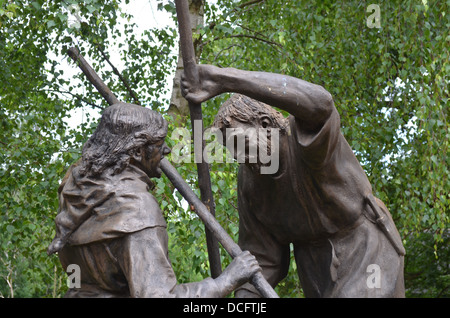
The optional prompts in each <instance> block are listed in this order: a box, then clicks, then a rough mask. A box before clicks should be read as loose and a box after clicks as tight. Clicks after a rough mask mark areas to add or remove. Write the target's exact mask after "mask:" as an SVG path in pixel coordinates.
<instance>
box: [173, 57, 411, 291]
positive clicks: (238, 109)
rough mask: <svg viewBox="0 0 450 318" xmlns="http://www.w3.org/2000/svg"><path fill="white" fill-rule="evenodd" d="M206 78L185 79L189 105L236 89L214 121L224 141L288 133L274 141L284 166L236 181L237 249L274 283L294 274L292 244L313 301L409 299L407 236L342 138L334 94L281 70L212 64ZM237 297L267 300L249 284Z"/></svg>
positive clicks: (255, 170)
mask: <svg viewBox="0 0 450 318" xmlns="http://www.w3.org/2000/svg"><path fill="white" fill-rule="evenodd" d="M198 72H199V83H198V84H197V83H196V82H191V81H188V80H187V79H186V78H184V79H182V93H183V95H184V96H185V98H186V99H188V100H189V101H190V102H193V103H201V102H204V101H206V100H208V99H210V98H212V97H214V96H217V95H219V94H222V93H226V92H233V93H237V94H235V95H233V96H232V97H231V98H230V99H229V100H228V101H227V102H226V103H225V104H224V105H223V106H222V107H221V109H220V110H219V113H218V115H217V116H216V120H215V126H216V127H218V128H219V129H221V131H222V133H223V136H224V141H223V143H224V144H225V140H226V139H227V138H230V136H228V135H227V132H228V133H230V132H233V133H234V132H235V131H236V130H235V129H236V128H239V127H242V128H248V127H253V128H263V129H269V128H273V129H278V131H279V132H280V139H279V144H278V145H272V148H274V146H277V147H276V151H279V160H280V162H279V169H278V170H277V171H276V172H275V173H273V174H263V173H261V168H262V167H263V166H264V164H263V163H261V162H259V161H257V162H255V163H251V162H250V161H246V162H245V163H243V164H241V165H240V169H239V175H238V209H239V217H240V221H239V222H240V227H239V245H240V246H241V248H242V249H243V250H248V251H250V252H251V253H252V254H253V255H255V256H256V258H257V260H258V262H259V264H260V266H261V268H262V270H263V275H264V277H265V278H266V279H267V281H268V282H269V283H270V284H271V285H272V286H276V285H277V284H278V282H280V281H281V280H282V279H283V278H284V277H285V276H286V274H287V272H288V267H289V254H290V244H293V248H294V255H295V260H296V263H297V268H298V275H299V278H300V281H301V284H302V288H303V291H304V293H305V296H306V297H404V280H403V266H404V265H403V262H404V254H405V250H404V248H403V245H402V241H401V238H400V235H399V233H398V231H397V229H396V227H395V224H394V222H393V220H392V218H391V215H390V213H389V211H388V210H387V208H386V207H385V205H384V204H383V203H382V202H381V201H380V200H379V199H377V198H375V197H374V196H373V195H372V187H371V185H370V183H369V181H368V179H367V176H366V174H365V173H364V171H363V169H362V167H361V166H360V164H359V162H358V160H357V159H356V157H355V155H354V154H353V152H352V150H351V148H350V146H349V145H348V143H347V141H346V140H345V138H344V136H343V135H342V133H341V132H340V117H339V114H338V112H337V109H336V108H335V106H334V102H333V98H332V96H331V94H330V93H329V92H327V91H326V90H325V89H324V88H323V87H321V86H319V85H315V84H312V83H308V82H306V81H303V80H300V79H297V78H293V77H290V76H285V75H280V74H270V73H266V72H253V71H243V70H238V69H234V68H225V69H222V68H218V67H215V66H211V65H198ZM269 105H270V106H269ZM271 106H272V107H278V108H280V109H282V110H285V111H287V112H288V113H289V114H290V116H289V117H288V118H287V119H284V117H282V116H281V115H280V114H278V113H277V112H275V111H274V110H273V108H272V107H271ZM268 140H269V144H270V137H268ZM250 143H252V140H248V138H247V143H246V146H247V148H249V147H250V145H249V144H250ZM264 146H265V145H264ZM233 150H234V149H230V151H231V152H233ZM247 150H248V149H247ZM236 296H237V297H257V296H259V295H258V292H257V291H256V290H255V288H254V287H253V286H251V285H250V284H245V285H244V286H242V287H241V288H240V289H239V290H238V291H237V292H236Z"/></svg>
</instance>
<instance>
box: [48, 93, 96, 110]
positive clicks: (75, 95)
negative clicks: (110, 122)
mask: <svg viewBox="0 0 450 318" xmlns="http://www.w3.org/2000/svg"><path fill="white" fill-rule="evenodd" d="M46 91H47V92H54V93H60V94H68V95H70V96H73V97H75V98H77V99H79V100H81V101H82V102H83V103H86V104H88V105H90V106H92V107H93V108H98V109H100V110H103V109H104V108H103V107H101V106H98V105H96V104H94V103H93V102H91V101H88V100H86V99H84V98H83V97H81V96H80V95H78V94H74V93H72V92H69V91H65V90H64V91H58V90H55V89H46Z"/></svg>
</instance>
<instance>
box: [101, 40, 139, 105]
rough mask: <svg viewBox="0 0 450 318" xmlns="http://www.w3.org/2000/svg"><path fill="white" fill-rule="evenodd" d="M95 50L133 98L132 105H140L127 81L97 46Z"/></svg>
mask: <svg viewBox="0 0 450 318" xmlns="http://www.w3.org/2000/svg"><path fill="white" fill-rule="evenodd" d="M96 46H97V49H98V50H99V52H100V53H101V55H102V56H103V58H104V59H105V61H106V62H108V64H109V65H110V66H111V68H112V69H113V72H114V74H116V75H117V76H118V77H119V78H120V80H121V81H122V83H123V85H124V86H125V88H126V90H127V92H128V93H129V94H130V96H131V97H132V98H133V100H134V103H135V104H136V105H141V103H140V102H139V98H138V97H137V95H136V93H135V92H134V91H133V90H132V89H131V87H130V85H129V84H128V82H127V80H126V79H125V78H124V77H123V76H122V74H121V73H120V72H119V70H118V69H117V68H116V67H115V66H114V65H113V64H112V63H111V61H110V60H109V58H108V56H107V55H106V53H105V52H104V51H103V50H102V49H101V48H100V46H99V45H96Z"/></svg>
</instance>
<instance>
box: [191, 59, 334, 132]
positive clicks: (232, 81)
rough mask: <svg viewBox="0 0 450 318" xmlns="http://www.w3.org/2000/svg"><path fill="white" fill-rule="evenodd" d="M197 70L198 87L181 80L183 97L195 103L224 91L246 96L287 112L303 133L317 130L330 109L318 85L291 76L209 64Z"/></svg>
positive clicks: (328, 97) (326, 94)
mask: <svg viewBox="0 0 450 318" xmlns="http://www.w3.org/2000/svg"><path fill="white" fill-rule="evenodd" d="M198 68H199V76H200V84H199V86H197V87H195V86H192V85H191V84H190V83H189V82H187V81H186V80H185V79H182V93H183V95H184V96H185V98H186V99H188V100H190V101H192V102H195V103H201V102H204V101H206V100H208V99H210V98H212V97H214V96H217V95H219V94H222V93H227V92H234V93H239V94H243V95H247V96H249V97H251V98H253V99H256V100H259V101H261V102H264V103H266V104H269V105H271V106H274V107H278V108H280V109H283V110H285V111H287V112H289V113H290V114H292V115H293V116H295V117H296V118H297V119H298V120H299V121H300V123H301V125H302V129H304V130H306V131H316V130H317V129H320V127H322V125H323V124H324V123H325V121H326V120H327V119H328V117H329V116H330V114H331V112H332V110H333V108H334V104H333V98H332V96H331V94H330V93H329V92H328V91H326V90H325V89H324V88H323V87H322V86H319V85H316V84H312V83H309V82H306V81H303V80H301V79H298V78H295V77H291V76H286V75H281V74H274V73H266V72H254V71H244V70H239V69H235V68H218V67H215V66H212V65H198Z"/></svg>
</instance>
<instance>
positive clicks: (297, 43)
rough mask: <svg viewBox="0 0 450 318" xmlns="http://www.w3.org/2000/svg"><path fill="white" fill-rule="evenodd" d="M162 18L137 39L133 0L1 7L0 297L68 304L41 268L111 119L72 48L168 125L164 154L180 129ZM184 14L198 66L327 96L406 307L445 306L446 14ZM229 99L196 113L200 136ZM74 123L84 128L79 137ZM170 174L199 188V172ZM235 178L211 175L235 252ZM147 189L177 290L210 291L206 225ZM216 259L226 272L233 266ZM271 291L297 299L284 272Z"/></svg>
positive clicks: (346, 7)
mask: <svg viewBox="0 0 450 318" xmlns="http://www.w3.org/2000/svg"><path fill="white" fill-rule="evenodd" d="M148 1H150V0H148ZM157 3H158V8H159V10H160V11H159V12H160V13H169V14H171V15H172V16H173V24H171V25H169V26H167V27H163V28H149V29H146V30H144V31H142V30H140V31H138V26H137V21H136V20H135V19H134V18H133V17H132V16H131V15H130V14H128V13H126V10H124V8H126V6H127V5H130V3H129V1H128V0H122V1H121V0H113V1H103V0H84V1H72V0H64V1H50V0H37V1H24V0H19V1H9V0H8V1H7V0H0V69H1V72H0V127H1V130H2V136H3V138H2V139H1V140H0V244H1V247H0V297H61V296H62V295H64V293H65V291H66V290H67V285H66V274H65V272H64V269H62V268H61V266H60V264H59V262H58V259H57V257H56V256H52V257H48V256H47V254H46V248H47V246H48V244H49V243H50V241H51V239H52V238H53V236H54V223H53V220H54V217H55V215H56V213H57V208H58V201H57V196H56V194H57V188H58V185H59V182H60V180H61V178H62V176H63V175H64V173H65V171H66V170H67V168H68V167H69V166H70V165H71V164H72V163H74V162H75V161H76V160H77V159H78V158H79V156H80V154H81V146H82V145H83V143H84V142H85V141H86V140H87V138H88V137H89V136H90V134H91V133H92V131H93V129H95V127H96V125H97V118H98V116H99V115H100V114H101V111H102V109H104V108H105V107H106V106H107V104H106V102H105V101H103V100H102V99H101V97H100V96H99V94H98V93H97V92H96V91H95V89H94V88H93V87H92V85H90V84H89V83H88V82H87V81H86V79H85V78H84V76H83V75H82V74H81V72H79V71H78V70H77V68H76V66H75V65H73V64H70V63H69V64H70V65H71V68H72V71H70V70H67V68H66V67H64V66H63V65H64V64H65V63H66V64H67V55H66V51H67V49H68V48H69V47H71V46H77V47H78V48H79V49H80V51H81V53H82V54H83V55H84V56H85V57H86V58H87V60H88V61H89V62H90V63H91V65H93V67H94V68H95V70H96V71H97V72H98V73H99V74H100V76H101V77H102V78H103V79H104V80H105V81H106V83H107V85H108V86H109V87H110V88H111V89H112V91H113V92H115V93H116V94H117V95H118V97H119V98H120V99H122V100H124V101H127V102H132V103H139V104H141V105H144V106H146V107H151V108H152V109H155V110H158V111H160V112H161V113H163V114H165V116H166V117H167V119H168V120H169V121H170V123H171V124H170V131H169V134H168V136H169V138H167V142H168V144H169V145H170V146H172V147H173V146H175V144H176V143H175V141H174V140H171V139H170V136H171V132H172V130H173V129H174V128H175V127H180V126H182V127H187V128H188V129H190V123H189V120H187V117H186V116H185V115H182V113H181V115H180V114H178V113H176V112H175V113H174V112H171V111H168V108H169V107H168V106H169V104H170V100H169V98H167V94H168V93H170V90H171V87H172V82H171V81H172V78H173V74H174V71H175V69H176V65H177V58H178V57H177V54H176V53H174V52H177V45H178V44H177V41H178V40H177V37H178V34H177V30H176V24H175V12H174V4H173V2H172V1H161V0H159V1H157ZM190 3H191V5H192V6H194V5H196V6H195V7H196V8H198V7H199V5H200V6H201V7H202V12H200V11H197V14H203V15H204V23H203V25H201V26H199V27H198V28H197V32H196V34H195V39H196V41H195V46H196V50H197V53H198V57H199V62H200V63H205V64H206V63H209V64H214V65H218V66H221V67H236V68H242V69H248V70H264V71H268V72H276V73H283V74H288V75H291V76H295V77H299V78H302V79H304V80H307V81H310V82H314V83H317V84H320V85H323V86H324V87H325V88H326V89H327V90H328V91H330V92H331V93H332V95H333V96H334V100H335V105H336V107H337V109H338V111H339V113H340V115H341V121H342V124H341V127H342V131H343V133H344V135H345V137H346V138H347V140H348V142H349V144H350V145H351V146H352V149H353V150H354V152H355V154H356V156H357V157H358V159H359V160H360V162H361V165H362V166H363V168H364V170H365V172H366V173H367V175H368V177H369V179H370V181H371V183H372V185H373V189H374V192H375V195H376V196H378V197H379V198H380V199H382V200H383V201H384V202H385V203H386V205H387V206H388V208H389V210H390V211H391V213H392V215H393V217H394V220H395V222H396V224H397V227H398V228H399V231H400V233H401V236H402V238H403V240H404V244H405V247H406V250H407V255H406V258H405V262H406V264H405V284H406V288H407V296H408V297H448V296H449V294H450V292H449V285H450V276H449V274H450V273H449V266H450V265H449V261H450V255H449V254H450V253H449V236H450V233H449V226H448V225H449V213H448V208H449V202H450V196H449V189H450V181H449V180H450V178H449V156H448V154H449V135H450V128H449V125H448V106H449V99H448V98H449V87H448V82H449V73H450V64H449V63H450V62H449V61H450V58H449V47H450V45H449V44H450V35H449V33H448V30H449V27H450V18H449V15H450V12H449V10H448V9H449V5H450V1H448V0H447V1H426V0H422V1H419V0H405V1H395V0H392V1H377V5H378V6H379V8H380V14H381V20H380V28H376V27H375V28H370V27H369V26H368V24H367V21H368V20H370V19H372V14H373V12H372V11H370V10H369V11H367V8H368V6H369V5H370V4H372V1H300V0H292V1H274V0H256V1H248V0H247V1H245V0H244V1H233V0H216V1H212V0H211V1H199V0H193V1H190ZM74 5H77V6H78V7H77V10H74V8H75V7H74ZM158 14H159V13H158V12H157V13H156V15H158ZM76 15H78V17H79V18H80V21H81V22H79V23H76V22H77V21H78V20H76V19H74V17H76ZM112 52H116V53H117V52H118V54H119V56H120V58H119V62H120V66H119V65H118V64H119V63H117V61H113V62H112V60H113V58H112ZM118 74H120V76H121V78H120V77H119V76H118ZM168 83H169V85H168ZM127 85H128V86H127ZM224 98H225V96H220V97H217V98H215V99H213V100H211V101H209V102H208V103H205V104H204V108H203V112H204V117H205V124H206V125H209V124H211V122H212V119H213V116H214V114H215V113H216V112H217V109H218V107H219V106H220V104H221V103H222V102H223V100H224ZM74 111H79V112H80V111H81V112H83V114H84V120H83V122H82V123H81V124H80V125H79V126H78V127H75V128H74V127H71V126H70V125H69V124H68V122H69V120H70V117H71V116H73V113H74ZM177 114H178V115H177ZM188 150H189V149H188ZM169 159H170V158H169ZM177 168H178V170H179V172H180V173H181V174H182V176H183V177H184V178H185V179H186V180H187V181H188V182H189V183H190V184H191V185H192V187H193V188H194V189H198V185H197V184H196V167H195V164H183V165H177ZM236 173H237V165H236V164H216V163H214V164H212V166H211V177H212V184H213V193H214V196H215V201H216V205H217V207H216V210H217V219H218V221H219V222H220V223H221V224H222V226H223V227H224V228H225V229H226V231H227V232H228V233H229V234H230V235H231V236H232V237H233V238H234V239H235V240H237V237H238V216H237V209H236V199H237V198H236ZM155 182H156V187H155V189H154V190H153V194H154V195H155V196H156V197H157V199H158V201H159V202H160V203H161V207H162V209H163V213H164V216H165V217H166V219H167V221H168V224H169V227H168V231H169V236H170V243H169V244H170V246H169V250H170V257H171V260H172V263H173V267H174V270H175V272H176V274H177V278H178V280H179V282H180V283H182V282H191V281H198V280H201V279H203V278H205V277H208V276H209V275H210V274H209V268H208V261H207V260H208V258H207V253H206V243H205V236H204V226H203V225H202V223H201V221H200V220H199V219H198V218H197V217H196V216H195V214H194V213H193V212H192V211H190V210H189V209H188V208H186V207H185V205H184V204H182V199H181V196H180V195H179V193H177V192H176V191H174V189H173V187H172V186H171V185H170V183H169V182H168V180H167V179H166V178H165V177H163V178H161V179H158V180H155ZM196 191H197V190H196ZM221 257H222V267H223V268H224V267H225V266H226V265H227V264H228V263H229V262H230V258H229V256H227V254H226V252H225V251H224V250H221ZM276 291H277V292H278V293H279V295H280V296H281V297H303V294H302V291H301V286H300V283H299V281H298V278H297V275H296V269H295V262H293V259H292V262H291V268H290V271H289V274H288V276H287V277H286V279H284V280H283V281H282V282H281V283H280V284H279V286H278V287H277V288H276Z"/></svg>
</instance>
